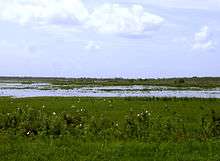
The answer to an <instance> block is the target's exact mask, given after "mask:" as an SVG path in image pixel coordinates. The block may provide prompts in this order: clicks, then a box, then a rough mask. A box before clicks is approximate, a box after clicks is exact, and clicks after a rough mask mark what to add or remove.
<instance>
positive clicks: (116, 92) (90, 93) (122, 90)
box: [0, 83, 220, 98]
mask: <svg viewBox="0 0 220 161" xmlns="http://www.w3.org/2000/svg"><path fill="white" fill-rule="evenodd" d="M45 88H47V89H50V90H44V89H45ZM0 96H12V97H41V96H63V97H71V96H81V97H82V96H86V97H197V98H220V89H219V88H216V89H207V90H202V89H200V88H188V89H185V88H180V89H177V88H174V87H158V86H108V87H82V88H74V89H70V90H62V89H55V87H53V86H52V85H50V84H47V83H35V84H19V83H0Z"/></svg>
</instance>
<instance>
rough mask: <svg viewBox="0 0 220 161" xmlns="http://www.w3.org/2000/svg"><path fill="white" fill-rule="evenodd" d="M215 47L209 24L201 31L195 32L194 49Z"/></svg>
mask: <svg viewBox="0 0 220 161" xmlns="http://www.w3.org/2000/svg"><path fill="white" fill-rule="evenodd" d="M213 48H214V41H213V40H212V39H211V33H210V31H209V27H208V26H204V27H202V28H201V29H200V31H199V32H197V33H195V36H194V43H193V49H201V50H208V49H213Z"/></svg>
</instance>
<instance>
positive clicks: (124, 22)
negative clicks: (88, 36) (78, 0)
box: [87, 4, 164, 35]
mask: <svg viewBox="0 0 220 161" xmlns="http://www.w3.org/2000/svg"><path fill="white" fill-rule="evenodd" d="M163 21H164V20H163V18H162V17H160V16H157V15H153V14H151V13H148V12H145V10H144V8H143V7H142V6H141V5H133V6H131V7H130V8H128V7H123V6H120V5H118V4H104V5H102V6H100V7H97V8H96V9H95V10H94V11H93V12H92V14H91V15H90V16H89V19H88V21H87V25H88V26H90V27H94V28H95V29H96V30H97V31H99V32H102V33H116V34H131V35H139V34H143V33H145V32H149V31H152V30H155V29H157V28H158V27H160V26H161V24H162V22H163Z"/></svg>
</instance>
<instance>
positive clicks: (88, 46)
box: [85, 41, 101, 51]
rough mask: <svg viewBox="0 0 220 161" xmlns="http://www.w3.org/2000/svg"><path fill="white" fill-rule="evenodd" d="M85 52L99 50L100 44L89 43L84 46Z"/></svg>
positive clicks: (95, 42)
mask: <svg viewBox="0 0 220 161" xmlns="http://www.w3.org/2000/svg"><path fill="white" fill-rule="evenodd" d="M85 49H86V50H89V51H91V50H99V49H101V43H100V42H97V41H89V42H88V44H86V46H85Z"/></svg>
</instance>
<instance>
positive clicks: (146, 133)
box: [0, 97, 220, 161]
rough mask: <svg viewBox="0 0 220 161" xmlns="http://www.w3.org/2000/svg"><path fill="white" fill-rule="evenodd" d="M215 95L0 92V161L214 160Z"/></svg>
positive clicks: (219, 127) (219, 143) (218, 128)
mask: <svg viewBox="0 0 220 161" xmlns="http://www.w3.org/2000/svg"><path fill="white" fill-rule="evenodd" d="M219 137H220V99H194V98H180V99H177V98H76V97H75V98H61V97H43V98H19V99H18V98H17V99H13V98H8V97H1V98H0V160H1V161H14V160H16V161H41V160H42V161H71V160H73V161H75V160H80V161H81V160H82V161H90V160H94V161H96V160H100V161H103V160H106V161H145V160H152V161H164V160H169V161H177V160H178V161H200V160H201V161H218V160H220V154H219V151H220V138H219Z"/></svg>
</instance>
